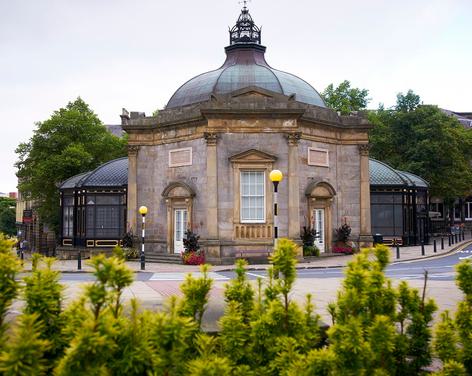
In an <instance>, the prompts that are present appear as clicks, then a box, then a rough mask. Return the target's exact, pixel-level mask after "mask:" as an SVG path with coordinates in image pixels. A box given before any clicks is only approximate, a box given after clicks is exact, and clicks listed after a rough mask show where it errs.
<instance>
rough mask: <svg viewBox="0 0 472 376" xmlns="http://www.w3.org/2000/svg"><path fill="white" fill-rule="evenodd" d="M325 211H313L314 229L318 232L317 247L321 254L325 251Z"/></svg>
mask: <svg viewBox="0 0 472 376" xmlns="http://www.w3.org/2000/svg"><path fill="white" fill-rule="evenodd" d="M324 226H325V210H324V209H314V210H313V228H314V229H315V230H316V236H317V237H316V239H315V245H316V246H317V247H318V249H319V250H320V252H324V251H325V231H324V229H325V227H324Z"/></svg>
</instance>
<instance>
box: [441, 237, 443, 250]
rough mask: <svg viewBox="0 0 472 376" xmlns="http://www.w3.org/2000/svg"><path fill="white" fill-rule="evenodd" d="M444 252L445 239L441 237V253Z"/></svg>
mask: <svg viewBox="0 0 472 376" xmlns="http://www.w3.org/2000/svg"><path fill="white" fill-rule="evenodd" d="M442 250H444V238H443V237H442V236H441V251H442Z"/></svg>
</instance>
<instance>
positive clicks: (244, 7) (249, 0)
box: [239, 0, 251, 9]
mask: <svg viewBox="0 0 472 376" xmlns="http://www.w3.org/2000/svg"><path fill="white" fill-rule="evenodd" d="M248 2H251V0H243V1H240V2H239V4H244V6H243V9H247V6H246V5H247V3H248Z"/></svg>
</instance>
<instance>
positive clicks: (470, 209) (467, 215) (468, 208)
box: [464, 201, 472, 221]
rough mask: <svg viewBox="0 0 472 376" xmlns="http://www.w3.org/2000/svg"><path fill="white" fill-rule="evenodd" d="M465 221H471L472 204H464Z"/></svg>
mask: <svg viewBox="0 0 472 376" xmlns="http://www.w3.org/2000/svg"><path fill="white" fill-rule="evenodd" d="M464 211H465V219H466V220H467V221H472V202H469V201H467V202H464Z"/></svg>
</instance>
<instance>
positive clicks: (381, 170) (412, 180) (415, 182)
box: [369, 158, 429, 188]
mask: <svg viewBox="0 0 472 376" xmlns="http://www.w3.org/2000/svg"><path fill="white" fill-rule="evenodd" d="M369 171H370V185H374V186H395V187H416V188H428V187H429V184H428V182H427V181H426V180H424V179H423V178H421V177H419V176H417V175H415V174H412V173H411V172H405V171H399V170H395V169H394V168H392V167H390V166H389V165H388V164H386V163H383V162H380V161H377V160H376V159H372V158H370V159H369Z"/></svg>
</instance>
